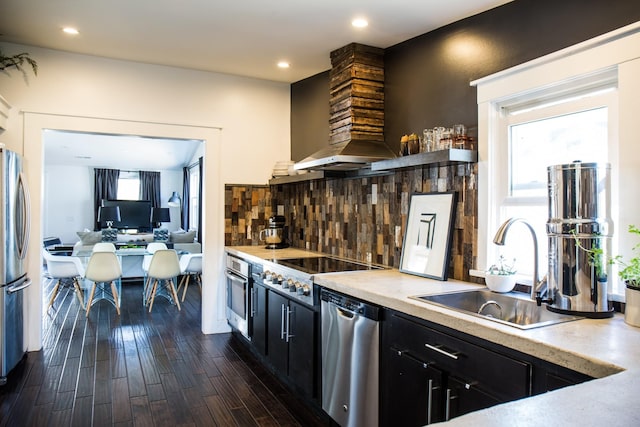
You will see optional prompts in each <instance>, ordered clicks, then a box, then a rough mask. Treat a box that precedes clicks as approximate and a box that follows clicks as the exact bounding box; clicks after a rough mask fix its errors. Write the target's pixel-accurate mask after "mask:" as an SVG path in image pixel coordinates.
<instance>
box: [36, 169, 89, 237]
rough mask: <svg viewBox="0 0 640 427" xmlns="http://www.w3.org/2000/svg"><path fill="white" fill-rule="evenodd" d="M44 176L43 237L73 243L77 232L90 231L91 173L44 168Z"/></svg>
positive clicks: (82, 170) (80, 170)
mask: <svg viewBox="0 0 640 427" xmlns="http://www.w3.org/2000/svg"><path fill="white" fill-rule="evenodd" d="M44 176H45V179H44V194H43V209H42V234H43V235H44V236H55V237H59V238H60V239H61V240H62V242H63V243H75V242H77V241H78V235H77V234H76V231H82V230H84V229H85V228H89V229H90V230H93V171H92V170H91V169H90V168H87V167H84V166H82V167H80V166H76V167H73V166H57V165H56V166H47V167H46V168H45V171H44Z"/></svg>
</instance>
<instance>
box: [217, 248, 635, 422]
mask: <svg viewBox="0 0 640 427" xmlns="http://www.w3.org/2000/svg"><path fill="white" fill-rule="evenodd" d="M226 250H227V251H228V252H230V253H235V254H236V255H239V256H242V257H244V258H246V259H247V260H249V261H254V262H258V261H260V260H264V259H274V258H292V257H302V256H317V255H320V254H318V253H317V252H311V251H304V250H300V249H280V250H267V249H264V248H263V247H255V246H235V247H234V246H230V247H227V248H226ZM321 255H326V254H321ZM314 282H315V283H317V284H318V285H320V286H323V287H326V288H329V289H333V290H335V291H338V292H342V293H345V294H348V295H351V296H354V297H356V298H361V299H363V300H366V301H369V302H372V303H375V304H378V305H381V306H384V307H388V308H391V309H394V310H397V311H400V312H403V313H407V314H410V315H413V316H416V317H419V318H422V319H425V320H428V321H431V322H434V323H437V324H441V325H443V326H447V327H449V328H452V329H455V330H458V331H461V332H464V333H467V334H470V335H474V336H477V337H479V338H482V339H485V340H487V341H491V342H494V343H496V344H500V345H503V346H505V347H509V348H512V349H514V350H518V351H520V352H523V353H526V354H530V355H532V356H535V357H537V358H540V359H543V360H547V361H549V362H552V363H555V364H557V365H560V366H564V367H567V368H569V369H573V370H575V371H579V372H582V373H585V374H588V375H591V376H593V377H596V378H597V379H596V380H593V381H588V382H586V383H582V384H578V385H575V386H571V387H565V388H563V389H560V390H556V391H553V392H549V393H545V394H542V395H538V396H534V397H529V398H526V399H521V400H518V401H514V402H509V403H505V404H502V405H497V406H494V407H491V408H488V409H484V410H481V411H477V412H473V413H471V414H467V415H464V416H461V417H458V418H455V419H453V420H451V421H449V422H448V423H447V425H452V426H498V427H500V426H509V427H512V426H544V427H554V426H572V425H576V426H577V425H580V426H600V425H607V426H609V427H611V426H632V425H633V426H636V425H640V407H639V406H638V403H637V402H638V398H639V397H640V328H635V327H632V326H629V325H627V324H626V323H624V317H623V315H621V314H616V315H615V316H614V317H613V318H609V319H580V320H576V321H572V322H565V323H559V324H555V325H551V326H545V327H541V328H534V329H530V330H520V329H518V328H514V327H512V326H508V325H502V324H499V323H496V322H493V321H491V320H485V319H482V318H479V317H475V316H471V315H467V314H464V313H460V312H457V311H454V310H450V309H447V308H443V307H439V306H436V305H433V304H428V303H425V302H420V301H416V300H414V299H411V298H409V297H410V296H415V295H427V294H438V293H445V292H452V291H457V290H464V289H473V288H484V286H479V285H474V284H471V283H467V282H462V281H457V280H448V281H439V280H433V279H427V278H423V277H419V276H414V275H410V274H405V273H401V272H400V271H398V270H397V269H386V270H371V271H357V272H341V273H325V274H318V275H315V276H314Z"/></svg>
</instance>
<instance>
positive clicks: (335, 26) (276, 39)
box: [0, 0, 510, 83]
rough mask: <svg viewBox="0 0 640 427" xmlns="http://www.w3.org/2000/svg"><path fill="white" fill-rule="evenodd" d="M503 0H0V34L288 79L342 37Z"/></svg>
mask: <svg viewBox="0 0 640 427" xmlns="http://www.w3.org/2000/svg"><path fill="white" fill-rule="evenodd" d="M509 1H510V0H393V1H390V0H347V1H345V0H320V1H303V0H278V1H276V2H273V1H264V0H242V1H212V0H188V1H176V0H136V1H131V0H109V1H105V0H82V1H78V0H56V1H51V0H2V13H0V41H5V42H11V43H18V44H25V45H33V46H39V47H44V48H50V49H57V50H63V51H68V52H76V53H82V54H88V55H96V56H102V57H107V58H116V59H123V60H130V61H138V62H144V63H150V64H161V65H169V66H174V67H182V68H190V69H196V70H205V71H214V72H221V73H228V74H236V75H241V76H248V77H255V78H260V79H267V80H273V81H279V82H286V83H292V82H296V81H299V80H301V79H304V78H307V77H310V76H312V75H315V74H317V73H319V72H322V71H326V70H328V69H329V68H330V61H329V53H330V52H331V51H332V50H334V49H337V48H340V47H342V46H345V45H347V44H349V43H352V42H357V43H362V44H367V45H371V46H376V47H381V48H387V47H389V46H392V45H394V44H397V43H400V42H402V41H405V40H408V39H410V38H412V37H415V36H418V35H420V34H424V33H427V32H429V31H431V30H434V29H436V28H439V27H442V26H444V25H447V24H449V23H451V22H454V21H458V20H460V19H463V18H466V17H468V16H471V15H475V14H477V13H480V12H482V11H485V10H488V9H491V8H493V7H496V6H499V5H501V4H504V3H508V2H509ZM356 17H364V18H366V19H367V20H368V22H369V26H368V27H366V28H363V29H357V28H354V27H352V26H351V21H352V20H353V19H354V18H356ZM66 26H73V27H75V28H77V29H78V30H79V32H80V33H79V34H78V35H77V36H69V35H67V34H65V33H63V32H62V31H61V30H62V28H63V27H66ZM283 60H284V61H288V62H289V63H290V64H291V67H290V68H288V69H285V70H283V69H279V68H278V67H277V66H276V64H277V62H278V61H283Z"/></svg>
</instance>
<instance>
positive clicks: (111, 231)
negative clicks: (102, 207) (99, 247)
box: [101, 228, 118, 242]
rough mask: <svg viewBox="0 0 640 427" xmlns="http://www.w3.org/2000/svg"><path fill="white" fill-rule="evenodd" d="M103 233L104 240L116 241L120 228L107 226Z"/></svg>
mask: <svg viewBox="0 0 640 427" xmlns="http://www.w3.org/2000/svg"><path fill="white" fill-rule="evenodd" d="M101 233H102V241H103V242H115V241H117V240H118V230H117V229H115V228H105V229H103V230H102V231H101Z"/></svg>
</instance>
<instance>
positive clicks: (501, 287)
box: [484, 255, 516, 292]
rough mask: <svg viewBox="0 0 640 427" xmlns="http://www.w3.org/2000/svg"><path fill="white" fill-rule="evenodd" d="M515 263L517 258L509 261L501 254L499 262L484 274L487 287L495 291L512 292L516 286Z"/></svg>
mask: <svg viewBox="0 0 640 427" xmlns="http://www.w3.org/2000/svg"><path fill="white" fill-rule="evenodd" d="M515 263H516V260H515V258H514V259H513V260H511V262H508V261H507V259H506V258H505V257H504V256H503V255H500V257H499V258H498V262H497V263H495V264H493V265H492V266H491V267H489V269H488V270H487V272H486V274H485V276H484V281H485V283H486V285H487V287H488V288H489V289H491V290H492V291H493V292H511V291H512V290H513V288H514V287H515V286H516V276H515V274H516V270H515V268H514V265H515Z"/></svg>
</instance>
